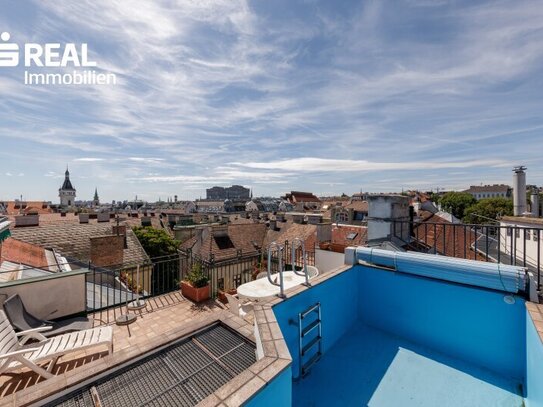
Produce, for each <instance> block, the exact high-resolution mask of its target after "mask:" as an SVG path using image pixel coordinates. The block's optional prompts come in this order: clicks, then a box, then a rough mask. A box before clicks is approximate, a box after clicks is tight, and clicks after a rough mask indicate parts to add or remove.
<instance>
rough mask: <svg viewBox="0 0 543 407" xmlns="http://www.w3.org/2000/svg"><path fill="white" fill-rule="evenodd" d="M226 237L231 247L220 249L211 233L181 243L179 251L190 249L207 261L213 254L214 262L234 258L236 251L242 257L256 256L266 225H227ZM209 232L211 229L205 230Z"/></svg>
mask: <svg viewBox="0 0 543 407" xmlns="http://www.w3.org/2000/svg"><path fill="white" fill-rule="evenodd" d="M227 228H228V237H229V238H230V241H231V242H232V247H229V248H224V249H221V248H219V245H218V244H217V241H216V239H215V238H214V237H213V233H212V232H210V233H202V234H201V235H196V236H193V237H192V238H190V239H189V240H187V241H186V242H183V243H182V244H181V245H180V249H182V250H187V249H189V248H192V249H193V250H196V253H194V254H198V255H200V257H202V258H203V259H206V260H209V258H210V254H213V257H214V259H215V261H221V260H227V259H233V258H236V256H237V254H238V250H241V253H242V255H251V254H257V253H258V250H257V249H256V248H255V244H256V246H258V247H262V245H263V243H264V238H265V236H266V229H267V228H266V225H265V224H263V223H251V224H237V225H228V226H227ZM207 230H208V231H211V230H212V228H211V227H209V228H208V229H207Z"/></svg>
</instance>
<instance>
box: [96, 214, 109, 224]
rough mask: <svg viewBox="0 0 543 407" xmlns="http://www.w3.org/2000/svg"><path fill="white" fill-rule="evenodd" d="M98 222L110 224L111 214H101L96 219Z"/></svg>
mask: <svg viewBox="0 0 543 407" xmlns="http://www.w3.org/2000/svg"><path fill="white" fill-rule="evenodd" d="M96 219H97V222H109V212H100V213H98V216H97V217H96Z"/></svg>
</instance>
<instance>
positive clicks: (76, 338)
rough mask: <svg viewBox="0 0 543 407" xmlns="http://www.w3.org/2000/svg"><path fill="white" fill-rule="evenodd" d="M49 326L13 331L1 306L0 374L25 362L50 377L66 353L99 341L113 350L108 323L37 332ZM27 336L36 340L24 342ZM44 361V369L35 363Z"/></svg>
mask: <svg viewBox="0 0 543 407" xmlns="http://www.w3.org/2000/svg"><path fill="white" fill-rule="evenodd" d="M48 329H50V327H41V328H35V329H30V330H28V331H23V332H18V333H15V330H14V329H13V327H12V326H11V323H10V322H9V320H8V318H7V317H6V314H5V313H4V311H1V310H0V374H3V373H6V372H9V371H13V370H17V369H20V368H22V367H25V366H26V367H28V368H29V369H32V370H33V371H34V372H36V373H38V374H39V375H41V376H43V377H45V378H47V379H48V378H50V377H53V374H52V373H51V371H52V370H53V367H54V366H55V363H56V362H57V360H58V358H59V357H61V356H63V355H65V354H67V353H70V352H77V351H80V350H83V349H87V348H91V347H95V346H99V345H105V346H107V349H108V354H111V353H112V352H113V329H112V328H111V327H110V326H106V327H101V328H92V329H85V330H83V331H78V332H72V333H68V334H64V335H59V336H55V337H53V338H49V339H48V338H45V337H44V336H43V335H42V334H41V333H40V332H43V331H45V330H48ZM19 338H21V340H20V341H19ZM29 339H36V340H38V341H39V342H35V343H31V344H28V345H25V343H26V342H27V341H28V340H29ZM47 361H49V364H48V366H47V370H45V369H44V368H43V367H40V366H38V363H41V362H47Z"/></svg>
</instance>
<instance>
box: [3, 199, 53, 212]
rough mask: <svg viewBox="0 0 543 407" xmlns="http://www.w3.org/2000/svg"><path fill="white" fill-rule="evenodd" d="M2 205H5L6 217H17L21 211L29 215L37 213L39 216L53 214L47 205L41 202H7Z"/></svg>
mask: <svg viewBox="0 0 543 407" xmlns="http://www.w3.org/2000/svg"><path fill="white" fill-rule="evenodd" d="M4 203H5V204H6V213H7V215H19V214H20V213H21V211H22V212H23V213H29V212H31V211H32V212H37V213H39V214H40V215H41V214H46V213H53V210H52V209H51V208H49V205H48V204H47V203H46V202H43V201H22V202H18V201H7V202H4ZM44 207H45V208H44Z"/></svg>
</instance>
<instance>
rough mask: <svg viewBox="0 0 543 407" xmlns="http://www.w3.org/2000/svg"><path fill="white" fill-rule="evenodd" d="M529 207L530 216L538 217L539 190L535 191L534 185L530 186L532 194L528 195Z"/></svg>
mask: <svg viewBox="0 0 543 407" xmlns="http://www.w3.org/2000/svg"><path fill="white" fill-rule="evenodd" d="M530 207H531V208H530V209H531V212H532V216H533V217H535V218H539V192H538V191H537V188H536V187H534V188H532V194H531V195H530Z"/></svg>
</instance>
